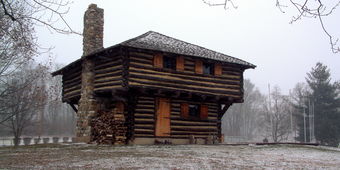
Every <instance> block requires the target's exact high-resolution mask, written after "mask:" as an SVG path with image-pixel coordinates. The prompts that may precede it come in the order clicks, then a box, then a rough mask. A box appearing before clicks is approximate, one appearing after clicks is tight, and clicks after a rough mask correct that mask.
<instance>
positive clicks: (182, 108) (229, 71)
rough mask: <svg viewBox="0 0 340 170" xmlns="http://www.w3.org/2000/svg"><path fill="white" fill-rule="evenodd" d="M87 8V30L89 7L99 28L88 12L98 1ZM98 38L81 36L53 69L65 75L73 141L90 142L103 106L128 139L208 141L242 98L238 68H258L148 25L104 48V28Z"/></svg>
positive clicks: (144, 141) (133, 141)
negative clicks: (80, 46)
mask: <svg viewBox="0 0 340 170" xmlns="http://www.w3.org/2000/svg"><path fill="white" fill-rule="evenodd" d="M88 11H92V12H86V13H85V16H84V36H85V32H86V31H88V29H87V28H86V27H91V26H86V24H85V23H87V21H86V19H88V18H89V19H91V16H87V13H89V15H92V16H95V17H96V16H99V18H94V19H93V20H95V21H96V20H98V22H99V23H100V24H99V27H101V26H102V23H101V22H102V20H103V19H102V18H100V16H101V17H102V15H93V13H94V12H93V11H99V13H102V9H100V8H97V6H96V5H94V4H91V5H90V6H89V9H88ZM98 22H90V23H98ZM91 28H93V27H91ZM101 30H102V28H101ZM89 31H90V32H91V31H93V30H89ZM89 35H92V36H93V34H89ZM95 36H96V35H95ZM98 37H99V38H98ZM96 38H97V39H98V41H99V42H98V41H97V42H96V41H94V42H87V40H86V38H85V37H84V54H83V56H82V57H81V58H80V59H78V60H76V61H74V62H72V63H70V64H69V65H67V66H65V67H64V68H62V69H60V70H57V71H55V72H53V73H52V75H53V76H56V75H62V76H63V79H62V81H63V94H62V101H63V102H67V103H68V104H70V105H71V106H72V108H74V110H75V111H76V112H77V141H78V142H93V139H94V137H93V136H92V135H93V133H92V129H93V125H91V120H92V119H94V118H96V117H98V113H102V112H101V110H118V112H122V113H123V114H124V116H125V127H126V134H124V136H125V137H124V139H125V143H126V144H154V143H173V144H188V143H189V142H190V143H193V142H195V143H201V144H203V143H207V141H210V138H211V137H221V118H222V116H223V114H224V113H225V112H226V111H227V109H228V108H229V107H230V106H231V105H232V104H233V103H241V102H243V95H244V94H243V72H244V71H245V70H246V69H249V68H253V69H254V68H255V67H256V66H255V65H253V64H251V63H248V62H245V61H243V60H240V59H237V58H234V57H231V56H228V55H225V54H222V53H218V52H215V51H212V50H209V49H206V48H203V47H199V46H197V45H194V44H190V43H187V42H184V41H181V40H178V39H175V38H171V37H168V36H165V35H162V34H159V33H157V32H153V31H149V32H147V33H145V34H143V35H141V36H138V37H136V38H133V39H130V40H127V41H125V42H122V43H120V44H117V45H114V46H111V47H108V48H103V47H101V46H102V39H100V38H102V32H101V33H100V32H99V33H98V35H97V37H96ZM90 40H93V39H91V38H90ZM87 43H90V45H87V46H85V45H86V44H87ZM91 43H95V45H96V44H100V43H101V45H100V46H95V45H92V46H91ZM89 48H92V49H89ZM75 105H78V108H76V107H75ZM91 126H92V127H91ZM96 128H98V127H96ZM108 133H113V132H108ZM107 135H109V136H112V134H107ZM91 136H92V137H91ZM189 137H191V138H194V139H195V140H189ZM104 138H105V135H104Z"/></svg>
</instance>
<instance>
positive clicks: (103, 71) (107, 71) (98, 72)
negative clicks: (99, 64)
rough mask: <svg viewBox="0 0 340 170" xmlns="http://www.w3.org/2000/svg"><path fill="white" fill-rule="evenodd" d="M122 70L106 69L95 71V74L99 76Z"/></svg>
mask: <svg viewBox="0 0 340 170" xmlns="http://www.w3.org/2000/svg"><path fill="white" fill-rule="evenodd" d="M122 70H123V67H122V66H120V67H114V68H108V69H105V70H96V71H95V74H97V75H99V74H106V73H115V72H120V71H122Z"/></svg>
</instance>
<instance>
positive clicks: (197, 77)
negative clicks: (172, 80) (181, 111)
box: [129, 64, 241, 85]
mask: <svg viewBox="0 0 340 170" xmlns="http://www.w3.org/2000/svg"><path fill="white" fill-rule="evenodd" d="M129 70H130V72H133V71H138V73H143V74H159V75H163V76H168V75H171V76H173V77H176V78H182V79H186V78H188V79H190V80H193V81H211V82H213V83H223V84H230V85H240V80H241V78H229V77H228V78H227V77H223V78H222V77H216V76H212V75H206V74H195V73H185V75H183V72H177V71H175V70H173V71H172V70H169V69H168V70H167V71H166V72H165V71H163V70H162V69H158V68H154V67H145V66H142V65H137V64H131V65H130V69H129ZM169 72H170V73H169Z"/></svg>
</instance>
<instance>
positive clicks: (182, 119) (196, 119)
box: [170, 117, 221, 123]
mask: <svg viewBox="0 0 340 170" xmlns="http://www.w3.org/2000/svg"><path fill="white" fill-rule="evenodd" d="M170 119H171V120H181V121H197V122H212V123H218V122H221V121H220V120H215V119H202V118H198V117H197V118H196V117H171V118H170Z"/></svg>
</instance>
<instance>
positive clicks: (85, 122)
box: [76, 4, 104, 143]
mask: <svg viewBox="0 0 340 170" xmlns="http://www.w3.org/2000/svg"><path fill="white" fill-rule="evenodd" d="M103 16H104V10H103V9H101V8H98V7H97V5H96V4H91V5H89V8H88V9H87V11H86V12H85V15H84V32H83V57H84V56H86V55H88V54H90V53H91V52H94V51H95V50H98V49H101V48H103V26H104V18H103ZM82 62H83V63H82V73H81V91H80V96H81V97H80V99H79V101H78V112H77V129H76V130H77V134H76V142H85V143H89V142H90V141H91V135H92V129H91V126H90V122H91V119H92V118H94V117H95V116H96V115H97V105H98V101H97V98H96V97H95V95H94V93H93V90H94V75H95V72H94V71H95V65H94V62H93V61H92V60H90V59H87V58H85V57H84V58H83V60H82Z"/></svg>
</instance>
